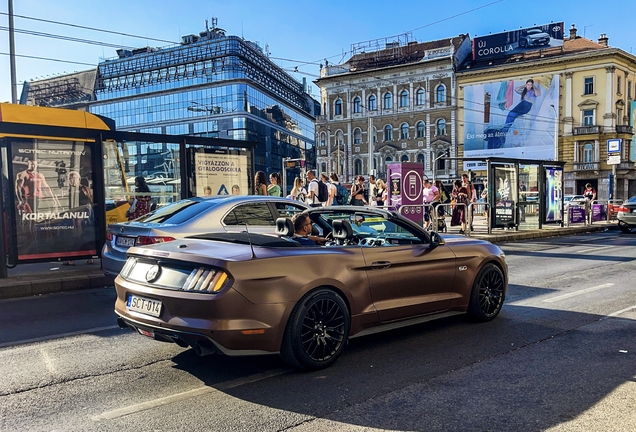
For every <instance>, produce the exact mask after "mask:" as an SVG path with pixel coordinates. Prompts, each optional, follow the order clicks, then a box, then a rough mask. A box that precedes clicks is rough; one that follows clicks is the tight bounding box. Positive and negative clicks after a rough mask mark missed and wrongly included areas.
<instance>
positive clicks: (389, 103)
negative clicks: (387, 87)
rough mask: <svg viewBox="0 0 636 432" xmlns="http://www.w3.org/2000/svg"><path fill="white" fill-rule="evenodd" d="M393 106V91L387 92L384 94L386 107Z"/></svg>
mask: <svg viewBox="0 0 636 432" xmlns="http://www.w3.org/2000/svg"><path fill="white" fill-rule="evenodd" d="M391 108H393V96H391V93H386V94H385V95H384V109H391Z"/></svg>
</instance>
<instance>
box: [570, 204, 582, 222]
mask: <svg viewBox="0 0 636 432" xmlns="http://www.w3.org/2000/svg"><path fill="white" fill-rule="evenodd" d="M584 222H585V207H583V206H571V207H570V223H584Z"/></svg>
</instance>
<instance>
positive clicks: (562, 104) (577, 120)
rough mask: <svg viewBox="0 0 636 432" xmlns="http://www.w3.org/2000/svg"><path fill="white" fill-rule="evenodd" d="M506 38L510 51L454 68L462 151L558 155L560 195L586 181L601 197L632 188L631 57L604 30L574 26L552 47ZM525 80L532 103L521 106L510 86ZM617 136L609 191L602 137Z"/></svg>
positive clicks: (635, 188) (634, 80) (634, 91)
mask: <svg viewBox="0 0 636 432" xmlns="http://www.w3.org/2000/svg"><path fill="white" fill-rule="evenodd" d="M551 25H553V24H551ZM546 27H547V26H546ZM539 30H543V29H541V28H539ZM546 31H547V30H546ZM484 44H485V43H484ZM512 45H514V46H515V50H514V52H512V53H510V54H509V55H506V56H499V57H491V58H486V59H479V58H477V59H476V60H474V59H473V60H472V61H467V62H465V63H464V64H463V65H462V66H461V67H460V69H459V70H458V72H457V84H458V97H459V98H460V99H461V100H463V101H464V103H463V104H461V105H460V107H459V110H458V111H459V112H458V115H459V127H458V134H459V140H460V147H461V148H462V149H463V150H464V151H463V152H462V156H476V155H479V154H483V155H486V154H487V155H494V156H500V157H513V158H520V159H543V160H546V159H547V160H560V161H564V162H566V164H565V167H564V173H563V175H564V184H563V187H564V190H563V193H564V194H581V193H582V192H583V190H584V189H585V185H586V183H591V184H592V185H593V187H594V188H595V189H596V190H597V192H598V193H597V198H598V199H600V200H607V199H609V198H610V193H611V194H612V197H613V198H617V199H626V198H628V197H630V196H632V195H633V194H635V193H636V171H635V170H634V162H635V161H636V148H635V145H634V128H633V114H631V119H630V113H633V111H634V109H635V107H636V102H635V98H636V56H634V55H632V54H629V53H627V52H625V51H623V50H621V49H618V48H612V47H610V46H609V45H608V38H607V37H606V36H605V35H601V37H600V38H599V39H598V41H592V40H589V39H585V38H582V37H580V36H578V35H577V30H576V28H575V26H574V25H572V28H571V29H570V31H569V37H565V38H563V41H562V44H561V45H559V46H548V45H547V44H546V45H545V46H539V47H534V49H530V48H529V47H524V48H523V49H517V48H516V45H515V44H511V46H512ZM529 81H533V84H532V85H533V86H534V87H533V90H532V91H533V92H535V94H534V95H533V98H534V99H533V101H534V103H533V104H532V105H533V106H532V107H531V108H528V110H526V111H525V112H524V110H520V109H517V106H518V105H517V104H518V103H520V102H519V101H520V100H521V99H522V97H521V95H520V94H518V93H519V92H517V91H516V90H517V89H518V88H521V87H522V86H524V85H526V84H527V83H528V82H529ZM515 110H516V111H517V114H514V113H513V112H514V111H515ZM498 116H499V118H500V119H505V120H499V121H498V120H497V118H498ZM497 123H498V124H497ZM616 139H619V140H620V142H621V144H622V145H621V149H620V163H619V164H618V165H616V167H615V168H616V191H615V193H614V191H613V186H612V183H613V181H612V180H613V177H612V172H613V167H612V165H609V164H608V146H607V142H608V140H616ZM462 143H463V144H464V145H461V144H462ZM465 168H470V167H468V166H465ZM473 170H477V171H479V170H480V167H473ZM480 174H483V175H485V172H483V171H482V172H480ZM522 175H523V173H522ZM531 177H532V176H530V177H526V178H525V179H526V181H528V180H529V181H530V184H529V185H528V187H529V188H530V187H532V185H533V184H536V179H533V178H531ZM521 180H523V178H522V179H521ZM527 184H528V183H527Z"/></svg>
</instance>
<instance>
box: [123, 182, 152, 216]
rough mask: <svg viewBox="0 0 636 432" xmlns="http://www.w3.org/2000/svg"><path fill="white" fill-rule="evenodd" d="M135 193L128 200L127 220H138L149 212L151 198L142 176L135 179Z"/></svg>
mask: <svg viewBox="0 0 636 432" xmlns="http://www.w3.org/2000/svg"><path fill="white" fill-rule="evenodd" d="M135 192H136V193H135V196H134V197H132V198H130V199H129V203H130V209H129V210H128V220H133V219H137V218H140V217H142V216H143V215H145V214H147V213H148V212H150V204H151V201H152V197H151V196H150V188H149V187H148V184H147V183H146V179H145V178H143V177H142V176H139V177H135ZM141 194H144V195H141ZM146 194H147V195H146Z"/></svg>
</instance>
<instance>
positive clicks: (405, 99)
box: [400, 90, 409, 108]
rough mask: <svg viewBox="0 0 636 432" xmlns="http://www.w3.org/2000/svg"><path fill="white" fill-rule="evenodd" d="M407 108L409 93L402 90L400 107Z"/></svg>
mask: <svg viewBox="0 0 636 432" xmlns="http://www.w3.org/2000/svg"><path fill="white" fill-rule="evenodd" d="M407 106H409V92H407V91H406V90H402V93H400V107H401V108H404V107H407Z"/></svg>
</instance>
